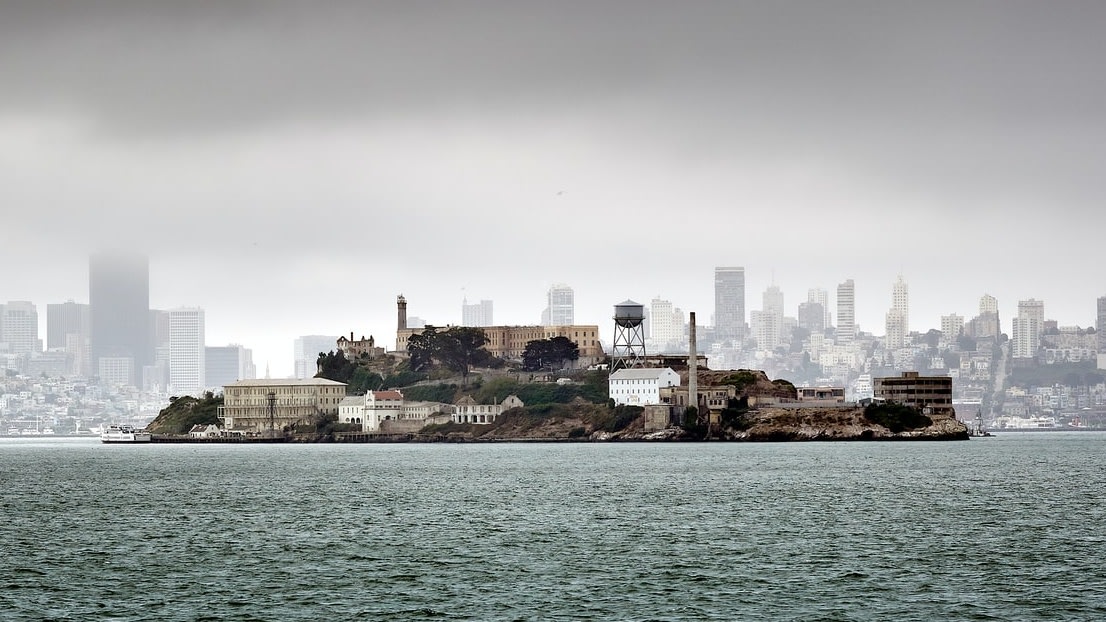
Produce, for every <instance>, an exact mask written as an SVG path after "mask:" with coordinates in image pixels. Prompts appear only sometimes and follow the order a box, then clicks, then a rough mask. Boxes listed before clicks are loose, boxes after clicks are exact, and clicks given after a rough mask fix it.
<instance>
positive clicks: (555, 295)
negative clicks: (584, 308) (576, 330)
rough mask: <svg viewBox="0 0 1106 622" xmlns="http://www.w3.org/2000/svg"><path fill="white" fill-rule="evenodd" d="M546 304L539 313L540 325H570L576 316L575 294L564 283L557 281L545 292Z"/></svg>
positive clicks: (573, 322)
mask: <svg viewBox="0 0 1106 622" xmlns="http://www.w3.org/2000/svg"><path fill="white" fill-rule="evenodd" d="M546 300H547V304H546V307H545V311H543V312H542V315H541V324H542V326H572V325H573V324H575V321H574V320H575V317H576V294H575V293H574V292H573V291H572V288H571V287H569V286H568V285H565V284H564V283H557V284H556V285H554V286H553V287H550V288H549V292H548V293H547V294H546Z"/></svg>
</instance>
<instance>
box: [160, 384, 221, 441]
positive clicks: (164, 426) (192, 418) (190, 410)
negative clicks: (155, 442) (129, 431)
mask: <svg viewBox="0 0 1106 622" xmlns="http://www.w3.org/2000/svg"><path fill="white" fill-rule="evenodd" d="M222 405H223V396H222V395H219V396H214V395H212V394H211V393H207V394H205V395H204V397H202V398H195V397H192V396H191V395H185V396H183V397H174V398H170V400H169V405H168V406H166V407H165V408H163V409H161V412H159V413H158V414H157V417H155V418H154V420H153V421H151V422H150V424H149V425H147V426H146V429H147V430H149V431H150V432H152V433H154V434H187V433H188V431H189V430H191V429H192V426H194V425H196V424H201V425H208V424H211V423H215V424H218V423H219V407H220V406H222Z"/></svg>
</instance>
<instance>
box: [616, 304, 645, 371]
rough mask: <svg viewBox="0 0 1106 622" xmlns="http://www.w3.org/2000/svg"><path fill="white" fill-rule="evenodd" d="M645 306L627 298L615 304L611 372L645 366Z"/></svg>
mask: <svg viewBox="0 0 1106 622" xmlns="http://www.w3.org/2000/svg"><path fill="white" fill-rule="evenodd" d="M644 321H645V308H644V307H642V306H641V305H639V304H638V303H636V302H634V301H633V300H627V301H625V302H622V303H619V304H616V305H615V306H614V350H613V351H612V352H611V369H610V371H611V373H614V372H615V371H616V370H619V369H628V368H631V367H644V366H645V327H644V326H643V324H642V323H643V322H644Z"/></svg>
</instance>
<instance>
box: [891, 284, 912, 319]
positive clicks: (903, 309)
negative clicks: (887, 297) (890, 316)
mask: <svg viewBox="0 0 1106 622" xmlns="http://www.w3.org/2000/svg"><path fill="white" fill-rule="evenodd" d="M891 309H892V310H894V311H896V312H897V313H898V315H899V317H901V318H902V325H903V331H904V333H909V332H910V286H908V285H907V284H906V281H904V280H903V278H902V275H901V274H900V275H899V279H898V280H897V281H895V284H894V285H893V286H892V287H891Z"/></svg>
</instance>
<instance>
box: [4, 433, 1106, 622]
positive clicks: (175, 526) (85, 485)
mask: <svg viewBox="0 0 1106 622" xmlns="http://www.w3.org/2000/svg"><path fill="white" fill-rule="evenodd" d="M1104 467H1106V434H1098V433H1072V434H1059V433H1048V434H1045V433H1039V434H1009V435H1001V436H997V437H995V438H990V439H976V440H972V441H969V442H955V443H838V444H830V443H795V444H769V445H760V444H756V445H754V444H496V445H265V446H245V445H161V444H154V445H147V446H103V445H100V444H99V443H97V442H95V441H91V440H80V439H57V440H50V441H28V440H25V439H11V440H7V441H0V491H2V493H0V494H2V497H0V498H2V504H0V511H2V515H0V536H2V544H0V546H2V550H3V558H2V559H0V619H4V620H98V619H114V620H274V621H275V620H354V619H366V620H927V621H928V620H938V619H942V618H943V619H949V620H1096V619H1106V561H1104V557H1103V555H1104V553H1106V548H1104V541H1106V515H1104V512H1103V510H1104V503H1103V500H1102V497H1103V493H1104V492H1106V481H1104V480H1106V475H1104V473H1106V469H1104Z"/></svg>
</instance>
